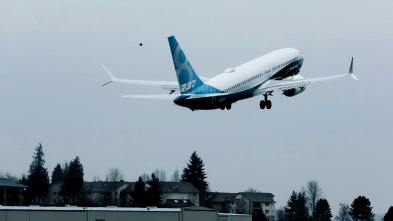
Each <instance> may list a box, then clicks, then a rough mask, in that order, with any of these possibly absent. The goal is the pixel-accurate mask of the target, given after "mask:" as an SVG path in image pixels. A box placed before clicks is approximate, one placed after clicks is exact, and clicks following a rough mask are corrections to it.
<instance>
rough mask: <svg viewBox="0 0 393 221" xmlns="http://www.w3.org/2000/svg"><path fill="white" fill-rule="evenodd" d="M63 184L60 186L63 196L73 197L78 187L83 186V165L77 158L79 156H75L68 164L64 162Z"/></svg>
mask: <svg viewBox="0 0 393 221" xmlns="http://www.w3.org/2000/svg"><path fill="white" fill-rule="evenodd" d="M64 174H65V175H64V176H65V178H64V184H63V186H62V194H63V196H65V197H67V198H68V199H70V198H75V196H76V194H77V193H78V192H79V190H80V188H81V187H82V186H83V175H84V173H83V166H82V164H81V162H80V160H79V157H78V156H77V157H75V159H74V160H72V161H71V162H70V164H69V165H67V164H66V166H65V169H64Z"/></svg>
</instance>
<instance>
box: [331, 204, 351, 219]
mask: <svg viewBox="0 0 393 221" xmlns="http://www.w3.org/2000/svg"><path fill="white" fill-rule="evenodd" d="M335 219H336V220H338V221H351V220H352V219H351V216H350V215H349V205H348V204H346V203H340V208H339V209H338V215H337V216H336V217H335Z"/></svg>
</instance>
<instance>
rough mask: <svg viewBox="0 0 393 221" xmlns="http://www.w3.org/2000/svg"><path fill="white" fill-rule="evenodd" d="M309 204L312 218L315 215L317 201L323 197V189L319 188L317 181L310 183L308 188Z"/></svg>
mask: <svg viewBox="0 0 393 221" xmlns="http://www.w3.org/2000/svg"><path fill="white" fill-rule="evenodd" d="M306 195H307V203H308V207H309V208H310V212H311V216H312V215H313V214H314V210H315V206H316V205H317V201H318V200H319V199H320V198H321V196H322V189H321V188H320V187H319V185H318V182H317V181H315V180H311V181H308V183H307V187H306Z"/></svg>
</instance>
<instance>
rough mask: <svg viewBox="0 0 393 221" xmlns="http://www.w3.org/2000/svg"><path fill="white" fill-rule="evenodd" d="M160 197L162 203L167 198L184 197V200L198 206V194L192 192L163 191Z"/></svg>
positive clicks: (176, 198)
mask: <svg viewBox="0 0 393 221" xmlns="http://www.w3.org/2000/svg"><path fill="white" fill-rule="evenodd" d="M162 199H163V201H164V203H165V202H166V200H168V199H173V200H178V199H184V200H190V201H191V202H192V203H193V204H194V205H196V206H199V194H195V196H194V194H192V193H163V194H162Z"/></svg>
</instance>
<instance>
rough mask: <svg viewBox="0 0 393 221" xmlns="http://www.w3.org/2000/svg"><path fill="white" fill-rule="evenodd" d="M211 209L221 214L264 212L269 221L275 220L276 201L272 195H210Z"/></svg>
mask: <svg viewBox="0 0 393 221" xmlns="http://www.w3.org/2000/svg"><path fill="white" fill-rule="evenodd" d="M209 195H210V198H209V200H208V201H209V203H210V205H211V208H214V209H217V210H218V212H221V213H237V214H250V215H256V214H257V213H258V212H259V211H263V213H264V214H265V216H266V218H267V219H268V220H269V221H273V220H274V210H275V207H274V205H275V203H276V202H275V201H274V195H273V194H271V193H256V192H255V193H254V192H252V193H251V192H240V193H210V194H209Z"/></svg>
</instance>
